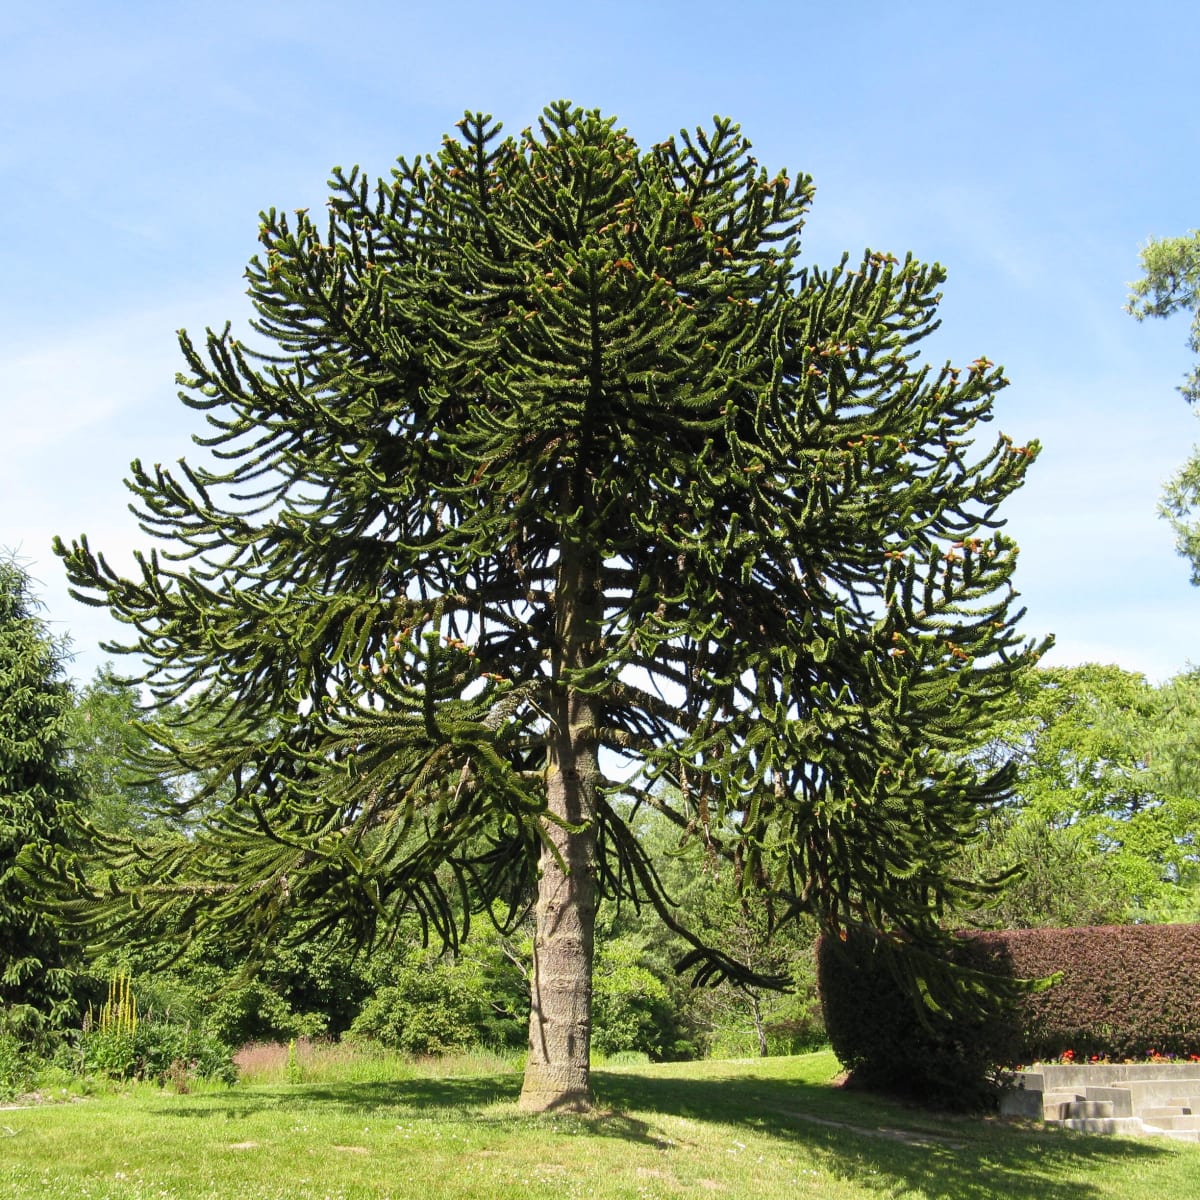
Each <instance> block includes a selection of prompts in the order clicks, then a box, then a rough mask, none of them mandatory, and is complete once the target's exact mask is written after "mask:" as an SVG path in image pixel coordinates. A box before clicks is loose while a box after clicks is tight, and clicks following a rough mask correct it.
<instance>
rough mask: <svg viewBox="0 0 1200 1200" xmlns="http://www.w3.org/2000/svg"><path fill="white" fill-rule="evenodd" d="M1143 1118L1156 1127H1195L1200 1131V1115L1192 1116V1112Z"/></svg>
mask: <svg viewBox="0 0 1200 1200" xmlns="http://www.w3.org/2000/svg"><path fill="white" fill-rule="evenodd" d="M1142 1120H1143V1121H1145V1122H1146V1124H1147V1125H1153V1126H1154V1128H1155V1129H1195V1130H1197V1131H1200V1116H1192V1115H1191V1114H1190V1113H1189V1114H1188V1115H1186V1116H1167V1117H1149V1118H1148V1117H1146V1116H1143V1117H1142Z"/></svg>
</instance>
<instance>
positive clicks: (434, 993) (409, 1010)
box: [350, 952, 488, 1054]
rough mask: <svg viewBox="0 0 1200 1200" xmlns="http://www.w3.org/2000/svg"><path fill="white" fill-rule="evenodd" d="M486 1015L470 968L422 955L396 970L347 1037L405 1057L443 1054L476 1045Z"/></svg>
mask: <svg viewBox="0 0 1200 1200" xmlns="http://www.w3.org/2000/svg"><path fill="white" fill-rule="evenodd" d="M487 1010H488V1004H487V999H486V996H485V993H484V988H483V981H482V977H481V974H480V972H479V971H478V969H476V967H475V965H474V964H472V963H470V962H453V961H451V960H447V959H444V958H442V957H440V956H437V955H435V954H432V953H430V952H423V953H419V954H417V955H415V956H414V957H413V959H411V960H410V961H409V962H408V963H406V964H405V965H403V966H400V967H397V968H396V969H395V971H394V973H393V976H392V982H391V983H390V984H387V985H385V986H384V987H381V988H380V989H379V990H378V991H377V992H376V993H375V995H374V996H372V997H371V998H370V999H369V1000H368V1001H367V1002H366V1004H364V1005H363V1008H362V1011H361V1012H360V1013H359V1014H358V1016H357V1017H356V1018H355V1020H354V1023H353V1024H352V1025H351V1026H350V1032H351V1034H353V1035H354V1036H355V1037H363V1038H370V1039H371V1040H372V1041H376V1042H379V1043H380V1045H382V1046H386V1047H387V1048H388V1049H391V1050H401V1051H403V1052H405V1053H407V1054H445V1053H448V1052H450V1051H454V1050H464V1049H466V1048H467V1047H468V1046H472V1045H476V1044H478V1043H479V1041H480V1040H481V1031H482V1029H483V1028H484V1025H485V1023H486V1020H487Z"/></svg>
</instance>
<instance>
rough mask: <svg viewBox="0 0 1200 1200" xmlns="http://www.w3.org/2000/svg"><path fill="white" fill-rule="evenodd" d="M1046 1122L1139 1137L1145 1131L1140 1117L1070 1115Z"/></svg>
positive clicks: (1081, 1129)
mask: <svg viewBox="0 0 1200 1200" xmlns="http://www.w3.org/2000/svg"><path fill="white" fill-rule="evenodd" d="M1046 1124H1048V1125H1057V1126H1058V1127H1059V1128H1060V1129H1074V1130H1076V1131H1077V1132H1079V1133H1123V1134H1125V1135H1126V1136H1128V1137H1140V1136H1142V1135H1143V1134H1145V1132H1146V1126H1145V1123H1144V1122H1143V1121H1142V1119H1141V1118H1140V1117H1071V1118H1068V1119H1067V1120H1065V1121H1047V1122H1046ZM1163 1132H1164V1133H1165V1132H1166V1131H1165V1130H1164V1131H1163Z"/></svg>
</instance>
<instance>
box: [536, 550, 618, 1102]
mask: <svg viewBox="0 0 1200 1200" xmlns="http://www.w3.org/2000/svg"><path fill="white" fill-rule="evenodd" d="M599 566H600V564H599V561H598V559H597V558H596V556H595V555H594V553H592V552H590V551H587V550H585V549H583V548H582V547H567V548H565V549H564V551H563V557H562V559H561V560H560V566H559V575H558V587H557V588H556V595H555V610H556V612H555V616H556V621H555V624H556V634H557V636H556V639H555V642H556V651H557V654H556V657H557V658H558V661H557V663H556V664H555V667H556V669H555V671H554V675H555V681H556V689H557V694H556V696H555V701H554V706H553V709H552V712H551V717H552V721H553V724H552V728H551V729H550V731H549V734H548V737H549V754H548V758H547V764H546V810H547V814H548V819H547V820H546V821H545V829H546V833H547V837H548V841H549V845H547V846H544V847H543V849H542V855H541V861H540V863H539V879H538V898H537V909H536V922H537V923H536V928H535V931H534V938H533V979H532V982H531V988H530V991H531V1003H530V1011H529V1059H528V1062H527V1064H526V1067H525V1081H524V1085H523V1086H522V1088H521V1099H520V1107H521V1108H522V1109H523V1110H525V1111H526V1112H549V1111H558V1112H561V1111H563V1110H574V1111H579V1110H582V1109H586V1108H588V1107H589V1106H590V1104H591V1090H590V1086H589V1082H588V1080H589V1069H590V1057H591V1041H592V955H593V949H594V942H595V926H596V795H597V788H598V785H599V782H600V767H599V756H598V740H597V730H596V726H597V713H596V705H595V702H594V701H593V700H592V698H591V697H590V696H588V695H586V694H584V693H581V692H579V691H578V690H576V689H575V688H574V687H573V686H572V684H571V676H570V671H571V670H578V669H580V668H583V667H585V666H586V665H588V661H589V657H590V655H591V654H592V652H593V648H594V645H595V636H596V633H597V630H598V612H599V609H600V595H599V588H598V577H599ZM564 667H565V668H567V675H566V678H565V679H564V678H563V676H562V668H564ZM560 822H561V823H560ZM562 823H565V824H566V825H567V826H570V828H565V827H564V824H562ZM556 852H557V853H556Z"/></svg>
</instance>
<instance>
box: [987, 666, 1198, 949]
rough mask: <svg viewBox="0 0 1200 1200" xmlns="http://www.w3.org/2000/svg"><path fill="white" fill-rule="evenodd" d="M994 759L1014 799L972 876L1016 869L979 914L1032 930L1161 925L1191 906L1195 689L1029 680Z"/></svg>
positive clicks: (1106, 677)
mask: <svg viewBox="0 0 1200 1200" xmlns="http://www.w3.org/2000/svg"><path fill="white" fill-rule="evenodd" d="M1020 694H1021V705H1020V708H1019V711H1018V713H1017V714H1016V715H1014V716H1013V717H1011V718H1010V719H1009V720H1007V721H1006V722H1004V723H1003V724H1002V725H1001V726H1000V727H999V728H998V729H997V730H996V731H995V732H994V741H993V742H992V743H991V744H990V746H989V750H988V752H989V753H991V754H994V755H996V757H997V758H998V759H1002V760H1011V761H1013V762H1014V763H1015V764H1016V766H1017V778H1016V782H1015V786H1014V795H1013V798H1012V800H1011V801H1009V802H1008V803H1006V804H1005V805H1004V806H1003V807H1002V808H1001V809H1000V810H998V811H997V812H996V813H994V814H992V816H990V817H989V820H988V832H987V834H986V836H985V837H984V839H982V840H981V841H980V842H978V843H976V844H975V845H974V846H972V847H971V848H969V850H968V851H966V859H967V861H968V862H969V863H970V864H971V865H972V866H973V867H974V869H976V870H983V871H985V872H986V871H988V870H991V871H993V872H994V871H996V870H999V869H1001V867H1002V864H1003V863H1004V862H1005V861H1007V862H1010V863H1021V864H1022V865H1023V866H1024V868H1025V871H1024V877H1023V879H1022V880H1020V881H1019V882H1017V883H1016V884H1015V885H1014V886H1012V887H1010V888H1009V889H1008V890H1007V891H1006V892H1005V894H1004V896H1003V898H1002V899H1001V900H1000V902H999V904H998V905H997V906H995V907H994V908H991V909H988V910H981V911H976V912H974V913H972V914H971V916H972V917H973V918H974V919H975V920H977V921H978V922H979V923H982V924H988V925H1001V926H1005V927H1009V928H1025V927H1030V926H1041V925H1086V924H1102V923H1108V922H1121V921H1127V920H1135V919H1136V920H1143V921H1144V920H1152V921H1153V920H1162V919H1165V918H1166V917H1167V916H1168V914H1170V913H1175V912H1180V911H1186V910H1187V909H1188V906H1189V901H1188V899H1187V896H1186V895H1185V894H1184V893H1185V892H1186V891H1187V887H1186V881H1187V879H1188V878H1190V874H1191V872H1192V871H1193V869H1194V867H1195V864H1196V862H1197V856H1198V854H1200V846H1198V845H1197V838H1198V835H1200V800H1198V799H1197V793H1198V790H1200V789H1198V788H1197V783H1198V782H1200V780H1197V778H1196V771H1195V768H1194V766H1193V764H1194V763H1195V761H1196V749H1197V743H1198V742H1200V680H1198V679H1197V678H1196V677H1195V676H1194V675H1182V676H1179V677H1178V678H1176V679H1173V680H1170V681H1168V682H1167V683H1165V684H1162V685H1161V686H1155V685H1152V684H1150V683H1148V682H1147V681H1146V679H1145V678H1144V676H1142V675H1140V674H1138V673H1137V672H1133V671H1125V670H1123V669H1122V668H1120V667H1116V666H1104V665H1100V664H1096V663H1088V664H1085V665H1083V666H1079V667H1053V668H1045V669H1039V670H1037V671H1035V672H1031V673H1030V674H1029V675H1028V676H1027V677H1026V678H1025V679H1023V680H1022V681H1021V684H1020Z"/></svg>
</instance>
